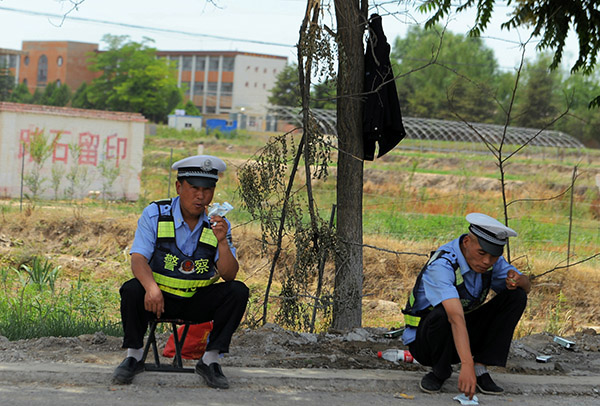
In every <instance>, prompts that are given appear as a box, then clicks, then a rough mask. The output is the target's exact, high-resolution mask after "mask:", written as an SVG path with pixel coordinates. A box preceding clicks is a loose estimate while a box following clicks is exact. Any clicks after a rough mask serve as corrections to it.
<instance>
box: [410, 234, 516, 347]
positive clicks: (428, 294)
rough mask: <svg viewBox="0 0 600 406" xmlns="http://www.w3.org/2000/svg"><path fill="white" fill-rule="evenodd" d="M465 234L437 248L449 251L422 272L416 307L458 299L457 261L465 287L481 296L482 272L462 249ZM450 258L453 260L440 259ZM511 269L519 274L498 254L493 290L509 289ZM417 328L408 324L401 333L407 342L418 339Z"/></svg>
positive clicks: (494, 269)
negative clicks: (454, 268)
mask: <svg viewBox="0 0 600 406" xmlns="http://www.w3.org/2000/svg"><path fill="white" fill-rule="evenodd" d="M465 235H466V234H463V235H462V236H460V237H459V238H457V239H455V240H452V241H450V242H449V243H447V244H445V245H442V246H441V247H440V248H438V250H443V251H447V252H448V253H447V254H444V255H443V256H442V257H440V258H438V259H436V260H435V261H433V262H432V263H431V264H430V265H429V266H428V267H427V269H426V270H425V272H424V273H423V277H422V278H421V283H420V285H419V286H418V287H417V292H416V295H415V306H414V308H415V310H422V309H425V308H427V307H429V306H433V307H435V306H437V305H439V304H440V303H442V302H443V301H444V300H447V299H454V298H459V295H458V291H457V290H456V287H455V286H454V282H455V277H454V270H453V269H452V265H451V264H450V262H451V263H455V262H457V261H458V265H459V267H460V273H461V274H462V276H463V279H464V281H465V287H466V288H467V290H468V291H469V293H470V294H471V295H472V296H473V297H479V295H480V293H481V290H482V282H481V274H478V273H477V272H475V271H473V270H472V269H471V268H470V267H469V265H468V264H467V261H466V260H465V257H464V256H463V254H462V252H461V250H460V242H461V241H462V239H463V237H464V236H465ZM441 258H448V259H449V260H450V262H448V261H446V260H444V259H441ZM509 269H514V270H515V271H517V272H518V273H520V272H519V271H518V270H517V269H516V268H515V267H514V266H512V265H510V264H509V263H508V262H507V261H506V260H505V259H504V257H502V256H501V257H499V258H498V260H497V261H496V263H495V264H494V265H493V266H492V286H491V289H492V290H493V291H494V292H500V291H502V290H505V289H506V275H507V273H508V271H509ZM416 334H417V329H416V328H414V327H409V326H406V329H405V330H404V333H403V334H402V342H403V343H404V345H408V344H409V343H411V342H413V341H414V340H415V336H416Z"/></svg>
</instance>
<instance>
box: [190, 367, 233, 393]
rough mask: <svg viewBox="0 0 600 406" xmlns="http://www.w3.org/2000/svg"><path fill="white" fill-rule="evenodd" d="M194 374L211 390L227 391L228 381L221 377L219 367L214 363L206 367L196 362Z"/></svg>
mask: <svg viewBox="0 0 600 406" xmlns="http://www.w3.org/2000/svg"><path fill="white" fill-rule="evenodd" d="M196 373H197V374H198V375H200V376H201V377H203V378H204V380H205V381H206V384H207V385H208V386H210V387H211V388H218V389H229V381H228V380H227V377H226V376H225V375H223V370H221V365H219V364H218V363H216V362H213V363H212V364H210V365H206V364H205V363H204V362H202V360H200V361H198V363H197V364H196Z"/></svg>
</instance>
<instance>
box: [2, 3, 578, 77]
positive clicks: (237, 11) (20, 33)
mask: <svg viewBox="0 0 600 406" xmlns="http://www.w3.org/2000/svg"><path fill="white" fill-rule="evenodd" d="M81 1H82V0H66V1H61V0H0V48H8V49H21V43H22V41H40V40H41V41H66V40H69V41H80V42H90V43H96V44H99V45H100V49H104V48H105V44H104V43H102V37H103V35H104V34H107V33H108V34H112V35H128V36H129V37H130V38H131V39H132V40H133V41H137V42H140V41H142V40H143V38H144V37H148V38H152V39H153V40H154V41H155V42H154V44H153V46H154V47H156V48H157V49H159V50H171V51H185V50H219V51H242V52H257V53H265V54H273V55H280V56H285V57H287V58H288V61H289V62H294V61H295V60H296V49H295V47H294V46H295V44H296V43H297V42H298V35H299V29H300V25H301V23H302V18H303V16H304V12H305V9H306V0H83V2H81ZM77 2H81V4H80V5H79V6H77V8H76V9H73V10H72V8H73V5H74V3H77ZM324 3H332V0H331V1H327V0H324ZM371 3H374V1H371ZM379 3H380V4H381V3H384V4H386V6H380V7H378V8H377V9H375V8H372V9H371V10H370V11H369V14H371V13H373V12H378V13H379V14H380V15H381V16H382V17H383V19H382V21H383V29H384V32H385V34H386V36H387V38H388V42H390V43H393V40H394V39H395V38H396V37H397V36H404V35H405V34H406V31H407V30H408V28H409V27H410V26H411V25H414V24H422V23H424V22H425V21H426V19H427V16H426V15H423V14H420V13H419V12H417V11H415V9H414V8H413V7H412V5H413V4H414V3H415V2H414V1H399V0H390V1H385V0H383V1H380V2H379ZM15 10H19V11H15ZM69 10H71V11H70V13H68V15H67V17H66V18H63V17H62V16H64V15H65V13H67V12H68V11H69ZM509 11H510V8H508V7H506V6H503V5H502V4H500V5H497V6H496V7H495V12H494V18H493V20H492V23H491V25H490V28H489V30H488V31H486V33H485V36H484V37H483V39H484V42H485V43H486V45H487V46H488V47H490V48H492V49H493V50H494V53H495V55H496V59H497V60H498V63H499V65H500V68H501V69H503V70H512V69H514V68H515V67H516V66H517V65H518V63H519V60H520V56H521V50H520V48H519V46H518V43H519V42H520V39H523V40H524V39H526V38H527V37H528V33H527V32H526V31H524V30H519V31H515V30H511V31H506V30H500V28H499V26H500V23H501V22H503V21H505V20H506V19H508V18H507V13H508V12H509ZM473 16H474V14H473V13H472V12H469V13H461V14H460V15H458V16H451V17H450V18H449V20H448V29H449V30H450V31H452V32H454V33H466V32H467V30H468V29H469V27H470V26H471V25H472V22H473V20H474V17H473ZM324 21H325V22H326V23H327V24H328V26H330V27H333V26H335V21H334V17H333V11H331V12H329V11H326V12H325V17H324ZM535 52H536V51H535V46H534V45H529V46H528V47H527V53H526V57H527V58H529V59H533V58H534V57H535ZM577 52H578V48H577V42H576V41H575V39H574V38H573V35H571V36H570V38H569V40H568V43H567V48H566V50H565V59H566V62H567V64H568V63H570V64H571V65H572V63H573V62H574V60H575V58H576V56H577ZM568 66H569V67H570V65H568Z"/></svg>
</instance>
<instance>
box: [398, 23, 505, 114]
mask: <svg viewBox="0 0 600 406" xmlns="http://www.w3.org/2000/svg"><path fill="white" fill-rule="evenodd" d="M391 59H392V60H396V61H397V67H396V70H397V72H398V73H399V75H400V78H399V79H398V86H397V88H398V97H399V99H400V104H401V105H402V108H403V109H404V111H403V112H404V113H405V114H406V115H407V116H414V117H425V118H440V119H456V115H457V114H458V115H459V116H460V117H461V118H463V119H465V120H468V121H478V122H492V121H493V120H494V116H495V112H496V110H497V105H496V103H495V99H494V96H495V95H496V94H497V89H496V86H498V81H499V77H500V74H499V72H498V63H497V61H496V59H495V57H494V53H493V50H492V49H490V48H487V47H486V46H485V45H484V44H483V41H482V40H481V39H480V38H466V37H465V36H463V35H460V34H453V33H451V32H444V33H443V36H442V29H441V28H440V27H434V29H431V30H424V29H423V28H420V27H418V26H415V27H411V28H410V29H409V30H408V32H407V35H406V37H404V38H397V39H396V42H395V46H394V49H393V51H392V54H391ZM409 72H410V74H407V73H409Z"/></svg>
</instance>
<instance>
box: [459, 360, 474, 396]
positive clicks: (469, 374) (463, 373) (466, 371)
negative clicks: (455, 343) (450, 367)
mask: <svg viewBox="0 0 600 406" xmlns="http://www.w3.org/2000/svg"><path fill="white" fill-rule="evenodd" d="M476 387H477V378H476V377H475V367H474V366H473V364H470V365H464V364H461V366H460V374H459V375H458V390H459V391H461V392H462V393H464V394H465V396H466V397H468V398H469V399H473V396H474V395H475V389H476Z"/></svg>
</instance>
